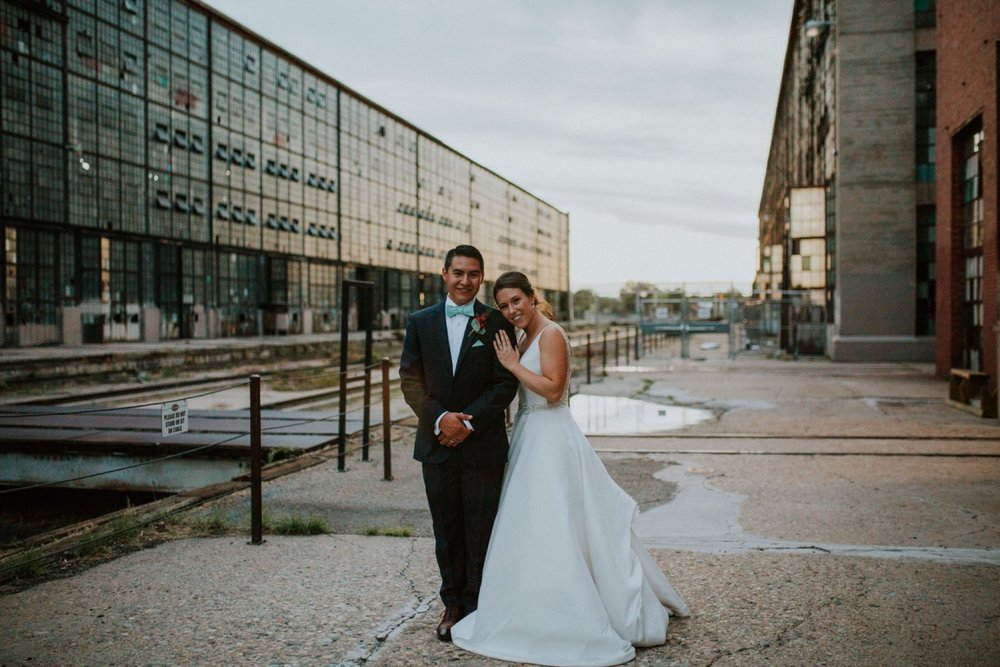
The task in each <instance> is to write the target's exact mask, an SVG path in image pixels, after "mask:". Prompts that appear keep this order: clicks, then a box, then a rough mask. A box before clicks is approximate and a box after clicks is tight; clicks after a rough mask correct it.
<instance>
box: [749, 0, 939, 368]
mask: <svg viewBox="0 0 1000 667" xmlns="http://www.w3.org/2000/svg"><path fill="white" fill-rule="evenodd" d="M934 25H935V12H934V6H933V1H932V0H916V2H913V1H905V2H904V1H900V0H794V9H793V13H792V20H791V25H790V28H789V36H788V48H787V51H786V55H785V62H784V68H783V73H782V81H781V87H780V90H779V98H778V104H777V110H776V114H775V121H774V129H773V134H772V139H771V148H770V153H769V156H768V162H767V168H766V173H765V181H764V187H763V192H762V195H761V202H760V209H759V229H760V233H759V241H760V255H759V261H758V271H757V277H756V281H755V290H754V291H755V293H756V294H757V295H758V296H759V297H760V298H762V299H769V300H772V301H773V303H775V304H779V305H780V308H781V324H782V345H783V346H785V347H786V348H787V347H791V346H793V345H796V343H797V342H796V340H794V338H795V336H797V335H800V334H801V332H802V331H804V330H806V329H807V328H809V329H810V330H811V331H812V332H813V333H815V332H816V331H817V330H818V331H820V332H821V333H822V335H820V336H819V337H818V339H813V340H811V341H810V344H811V345H812V347H813V348H815V351H817V352H820V353H824V354H826V355H827V356H829V357H830V358H832V359H834V360H838V361H890V360H897V361H898V360H923V361H931V360H932V359H934V354H935V351H934V350H935V347H934V346H935V333H936V331H937V329H938V323H937V321H936V318H935V313H936V304H935V290H936V284H935V283H936V271H935V250H934V247H935V222H936V218H935V201H934V193H935V191H934V183H935V167H936V165H935V120H934V108H935V74H934V72H935V53H934V49H935V44H934V39H935V27H934Z"/></svg>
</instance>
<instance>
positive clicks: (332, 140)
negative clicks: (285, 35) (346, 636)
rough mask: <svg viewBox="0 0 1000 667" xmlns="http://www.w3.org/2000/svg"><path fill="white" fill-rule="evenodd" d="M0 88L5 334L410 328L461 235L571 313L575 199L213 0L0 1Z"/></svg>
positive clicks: (0, 323) (65, 340)
mask: <svg viewBox="0 0 1000 667" xmlns="http://www.w3.org/2000/svg"><path fill="white" fill-rule="evenodd" d="M0 86H2V99H0V102H2V105H0V174H2V182H0V216H2V217H0V234H2V236H3V239H4V250H5V252H4V255H3V257H4V260H3V261H4V271H3V278H2V281H3V282H2V286H0V297H2V299H3V317H2V318H0V341H2V344H3V345H40V344H69V345H73V344H79V343H99V342H103V341H130V340H142V341H153V340H162V339H174V338H201V337H221V336H241V335H261V334H263V335H269V334H283V333H315V332H323V331H331V330H334V329H335V328H336V327H337V321H338V316H339V312H340V311H339V308H340V305H341V304H340V303H339V298H340V290H339V288H338V286H339V285H340V284H341V281H343V280H345V279H362V280H371V281H373V282H374V283H375V285H376V288H375V293H374V303H373V304H370V305H371V308H370V309H369V308H367V304H366V307H365V309H364V310H362V311H360V312H372V313H375V317H376V318H377V320H376V325H377V326H389V327H398V326H402V324H403V323H404V321H405V318H406V316H407V314H408V313H409V312H411V311H412V310H414V309H417V308H419V307H421V306H423V305H429V304H430V303H433V302H435V301H436V300H438V299H440V298H442V297H441V292H442V289H441V286H440V269H441V266H442V263H443V258H444V253H445V251H446V250H447V249H449V248H451V247H454V246H455V245H458V244H460V243H472V244H475V245H476V246H478V247H479V248H480V249H481V250H482V251H483V253H484V255H485V256H486V258H487V267H486V270H487V277H495V276H496V275H498V274H499V273H500V272H501V271H504V270H508V269H517V270H521V271H524V272H525V273H526V274H527V275H528V276H529V277H530V278H531V279H532V281H533V282H534V284H535V285H536V286H537V287H538V288H539V289H540V290H541V291H542V293H543V294H544V295H545V296H546V297H547V298H548V299H549V300H550V301H551V302H552V303H553V304H554V305H555V306H556V308H557V309H558V310H560V311H562V313H563V314H565V313H566V312H567V311H568V309H569V304H570V299H569V266H568V233H569V230H568V227H569V221H568V216H567V214H565V213H563V212H561V211H560V210H558V209H556V208H555V207H553V206H552V205H550V204H548V203H546V202H544V201H542V200H540V199H539V198H537V197H535V196H532V195H531V194H530V193H529V192H526V191H525V190H523V189H522V188H520V187H518V186H517V185H515V184H513V183H511V182H509V181H507V180H506V179H504V178H503V177H501V176H499V175H497V174H496V173H494V172H492V171H490V170H489V169H487V168H486V167H484V166H482V165H480V164H478V163H476V162H474V161H472V160H471V159H469V158H467V157H465V156H463V155H462V154H460V153H458V152H456V151H455V150H453V149H452V148H450V147H449V146H447V145H444V144H443V143H442V142H440V141H438V140H437V139H435V138H434V137H432V136H430V135H428V134H427V133H425V132H423V131H421V130H420V129H419V128H416V127H414V126H413V125H411V124H410V123H408V122H406V121H405V120H403V119H402V118H399V117H398V116H396V115H394V114H392V113H390V112H389V111H387V110H386V109H384V108H382V107H380V106H379V105H378V104H376V103H375V102H372V101H371V100H368V99H366V98H365V97H363V96H362V95H360V94H359V93H357V92H355V91H353V90H350V89H348V88H347V87H345V86H343V85H342V84H340V83H338V82H337V81H336V80H335V79H333V78H332V77H330V76H328V75H327V74H325V73H323V72H320V71H318V70H316V69H315V68H313V67H311V66H309V65H308V64H307V63H304V62H302V61H300V60H299V59H298V58H296V57H295V56H293V55H292V54H290V53H288V52H287V51H285V50H283V49H282V48H280V47H278V46H276V45H274V44H272V43H270V42H268V41H267V40H266V39H265V38H263V37H261V36H258V35H255V34H253V33H251V32H250V31H248V30H247V29H245V28H244V27H242V26H240V25H238V24H237V23H235V22H234V21H232V20H230V19H228V18H227V17H225V16H222V15H220V14H219V13H217V12H215V11H214V10H213V9H212V8H211V7H209V6H207V5H205V4H202V3H200V2H196V1H194V0H185V1H182V0H2V3H0ZM354 308H355V307H354V306H352V311H351V312H353V313H354V314H355V315H356V313H357V312H358V311H357V310H354ZM356 319H357V318H356V317H355V320H356Z"/></svg>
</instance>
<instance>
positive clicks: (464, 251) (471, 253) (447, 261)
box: [444, 245, 486, 272]
mask: <svg viewBox="0 0 1000 667" xmlns="http://www.w3.org/2000/svg"><path fill="white" fill-rule="evenodd" d="M455 257H469V258H471V259H474V260H476V261H478V262H479V270H480V271H484V272H485V271H486V262H484V261H483V253H481V252H479V248H476V247H475V246H471V245H459V246H455V247H454V248H452V249H451V250H449V251H448V254H447V255H445V257H444V268H445V270H446V271H447V270H448V269H450V268H451V260H453V259H454V258H455Z"/></svg>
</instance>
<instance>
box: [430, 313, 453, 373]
mask: <svg viewBox="0 0 1000 667" xmlns="http://www.w3.org/2000/svg"><path fill="white" fill-rule="evenodd" d="M431 330H432V331H434V332H436V335H434V336H432V337H431V338H432V340H433V341H434V346H435V348H436V349H435V350H434V358H437V359H441V360H443V362H444V369H445V372H446V373H447V374H448V376H451V346H449V345H448V323H447V317H445V314H444V303H443V302H442V303H439V304H438V305H437V306H435V311H434V314H433V315H432V316H431Z"/></svg>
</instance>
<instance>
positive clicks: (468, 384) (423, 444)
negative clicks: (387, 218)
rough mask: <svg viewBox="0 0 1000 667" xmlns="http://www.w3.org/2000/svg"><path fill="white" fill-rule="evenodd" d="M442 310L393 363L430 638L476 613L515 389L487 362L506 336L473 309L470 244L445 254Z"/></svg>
mask: <svg viewBox="0 0 1000 667" xmlns="http://www.w3.org/2000/svg"><path fill="white" fill-rule="evenodd" d="M441 276H442V278H444V284H445V287H446V288H447V290H448V297H447V299H445V302H444V303H441V304H437V305H435V306H431V307H429V308H424V309H423V310H420V311H417V312H415V313H413V314H412V315H411V316H410V319H409V322H408V323H407V325H406V339H405V340H404V341H403V354H402V357H401V359H400V362H399V376H400V379H401V385H402V389H403V396H404V397H405V398H406V402H407V403H408V404H409V406H410V407H411V408H413V411H414V412H415V413H416V415H417V417H418V418H419V426H418V428H417V436H416V442H415V443H414V447H413V458H415V459H416V460H418V461H420V462H421V463H422V464H423V475H424V488H425V490H426V491H427V502H428V504H429V505H430V509H431V519H432V521H433V524H434V550H435V555H436V556H437V563H438V569H439V570H440V571H441V600H442V601H443V602H444V605H445V612H444V616H443V617H442V618H441V622H440V623H439V624H438V626H437V638H438V639H440V640H442V641H451V626H453V625H454V624H455V623H457V622H458V621H459V620H461V619H462V617H463V616H465V615H466V614H469V613H471V612H472V611H474V610H475V609H476V606H477V604H478V601H479V584H480V581H481V580H482V574H483V564H484V562H485V560H486V546H487V544H488V543H489V539H490V532H491V531H492V529H493V519H494V518H495V517H496V513H497V505H498V504H499V502H500V488H501V486H502V483H503V475H504V466H505V464H506V462H507V428H506V420H505V410H506V408H507V406H508V405H509V404H510V402H511V401H512V400H513V398H514V395H515V393H517V380H516V379H515V378H514V376H513V375H512V374H511V373H510V372H509V371H507V370H506V369H504V368H503V366H501V365H500V363H499V362H498V361H497V358H496V353H495V352H494V349H493V337H494V335H495V334H496V332H497V331H499V330H500V329H503V330H505V331H506V332H507V335H508V336H510V339H511V340H515V338H514V328H513V327H512V326H511V325H510V323H508V322H507V320H506V319H504V317H503V316H502V315H501V314H500V313H499V311H497V310H494V309H493V308H490V307H489V306H486V305H483V304H482V303H480V302H479V301H477V300H476V295H477V294H478V293H479V288H480V286H481V285H482V284H483V256H482V254H481V253H480V252H479V250H477V249H476V248H474V247H472V246H470V245H460V246H458V247H456V248H453V249H451V250H449V251H448V255H447V256H446V258H445V261H444V269H443V270H442V271H441Z"/></svg>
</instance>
